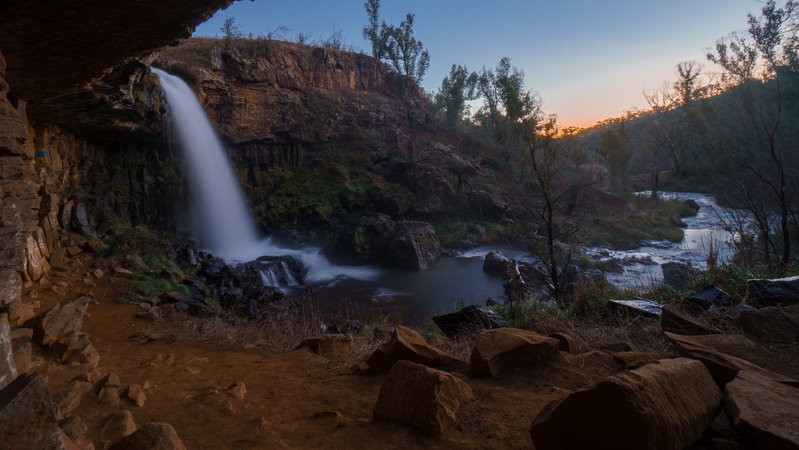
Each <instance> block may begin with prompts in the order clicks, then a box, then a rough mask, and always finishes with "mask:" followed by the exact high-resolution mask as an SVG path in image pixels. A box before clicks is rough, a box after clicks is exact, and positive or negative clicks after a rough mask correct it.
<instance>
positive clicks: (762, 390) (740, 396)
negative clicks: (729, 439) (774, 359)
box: [724, 370, 799, 450]
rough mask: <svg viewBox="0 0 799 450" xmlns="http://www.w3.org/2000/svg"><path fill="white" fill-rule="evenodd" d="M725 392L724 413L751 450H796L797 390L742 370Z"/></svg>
mask: <svg viewBox="0 0 799 450" xmlns="http://www.w3.org/2000/svg"><path fill="white" fill-rule="evenodd" d="M726 391H727V396H726V397H725V399H724V410H725V411H726V412H727V416H728V417H729V418H730V420H731V421H732V422H733V425H735V428H736V429H737V430H738V432H740V433H741V434H742V435H743V436H744V437H745V439H746V440H747V443H748V444H749V445H750V446H751V447H752V448H764V449H773V450H777V449H799V389H796V388H792V387H789V386H786V385H784V384H781V383H775V382H774V381H771V380H767V379H764V378H763V377H761V376H760V375H759V374H757V373H754V372H750V371H747V370H744V371H741V372H740V373H739V374H738V376H736V377H735V379H734V380H732V381H731V382H729V383H727V386H726Z"/></svg>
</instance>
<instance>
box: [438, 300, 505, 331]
mask: <svg viewBox="0 0 799 450" xmlns="http://www.w3.org/2000/svg"><path fill="white" fill-rule="evenodd" d="M433 322H435V324H436V326H438V328H440V329H441V331H443V332H444V334H446V335H447V336H448V337H455V336H456V335H457V334H458V333H460V332H461V331H462V330H463V329H469V327H473V328H477V329H485V328H489V329H490V328H507V327H508V322H507V321H506V320H505V319H503V318H502V316H500V315H499V314H497V313H495V312H494V311H491V310H490V309H488V308H485V307H482V306H475V305H469V306H467V307H465V308H463V309H461V310H460V311H458V312H454V313H451V314H443V315H440V316H433Z"/></svg>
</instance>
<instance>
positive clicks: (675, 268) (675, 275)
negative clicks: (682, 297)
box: [660, 262, 696, 289]
mask: <svg viewBox="0 0 799 450" xmlns="http://www.w3.org/2000/svg"><path fill="white" fill-rule="evenodd" d="M660 268H661V269H662V270H663V282H664V283H666V284H668V285H669V286H672V287H674V288H677V289H685V287H686V286H687V285H688V281H689V280H690V278H691V277H692V276H694V274H695V273H696V269H694V268H693V267H691V266H689V265H688V264H680V263H676V262H670V263H665V264H661V265H660Z"/></svg>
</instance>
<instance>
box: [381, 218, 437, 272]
mask: <svg viewBox="0 0 799 450" xmlns="http://www.w3.org/2000/svg"><path fill="white" fill-rule="evenodd" d="M386 251H387V255H386V256H387V258H388V262H389V264H391V265H393V266H395V267H399V268H403V269H416V270H425V269H427V268H429V267H430V266H431V265H432V264H433V262H435V260H436V259H437V258H438V257H439V255H441V244H440V243H439V242H438V236H436V232H435V230H434V229H433V227H432V226H431V225H430V224H429V223H425V222H399V223H397V224H396V226H395V227H394V236H393V238H392V239H391V240H390V241H389V242H388V245H387V246H386Z"/></svg>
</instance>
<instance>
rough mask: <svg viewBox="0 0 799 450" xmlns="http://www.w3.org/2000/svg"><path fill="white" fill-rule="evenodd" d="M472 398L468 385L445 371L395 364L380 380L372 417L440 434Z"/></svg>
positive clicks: (452, 422) (455, 419)
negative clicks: (381, 383)
mask: <svg viewBox="0 0 799 450" xmlns="http://www.w3.org/2000/svg"><path fill="white" fill-rule="evenodd" d="M473 397H474V395H473V394H472V389H471V388H470V387H469V385H468V384H466V383H465V382H464V381H463V380H461V379H459V378H456V377H455V376H453V375H451V374H449V373H447V372H443V371H441V370H436V369H431V368H429V367H426V366H423V365H421V364H416V363H412V362H410V361H399V362H397V363H396V364H394V366H393V367H392V368H391V370H390V371H389V372H388V375H387V376H386V379H385V381H383V386H382V387H381V388H380V397H379V398H378V400H377V405H375V409H374V417H375V419H378V420H390V421H395V422H400V423H404V424H407V425H410V426H413V427H416V428H418V429H420V430H422V431H423V432H424V433H427V434H429V435H434V436H435V435H440V434H443V433H446V432H447V431H448V430H449V429H451V428H453V427H454V426H455V425H456V423H457V413H458V409H460V407H461V405H463V403H465V402H466V401H468V400H471V399H472V398H473Z"/></svg>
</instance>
